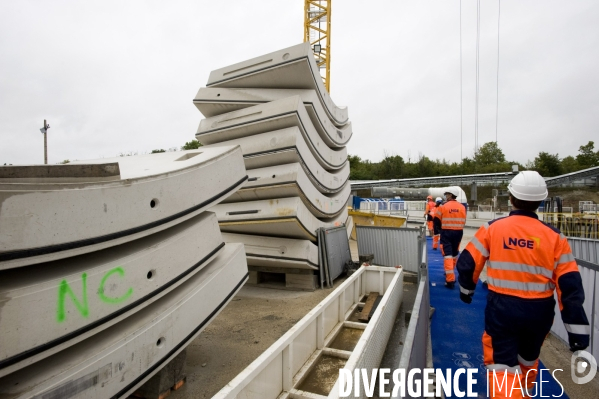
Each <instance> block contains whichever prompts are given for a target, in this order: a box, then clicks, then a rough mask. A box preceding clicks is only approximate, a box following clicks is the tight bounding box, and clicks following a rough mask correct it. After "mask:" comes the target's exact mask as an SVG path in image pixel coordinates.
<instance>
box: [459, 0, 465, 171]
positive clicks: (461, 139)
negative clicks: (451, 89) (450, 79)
mask: <svg viewBox="0 0 599 399" xmlns="http://www.w3.org/2000/svg"><path fill="white" fill-rule="evenodd" d="M463 92H464V85H463V84H462V0H460V163H464V155H463V147H464V145H463V134H464V118H463V114H464V112H463V100H462V94H463ZM462 173H463V171H462Z"/></svg>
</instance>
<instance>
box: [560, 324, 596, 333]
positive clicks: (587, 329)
mask: <svg viewBox="0 0 599 399" xmlns="http://www.w3.org/2000/svg"><path fill="white" fill-rule="evenodd" d="M564 327H566V331H568V332H569V333H572V334H579V335H591V326H589V325H585V324H566V323H564Z"/></svg>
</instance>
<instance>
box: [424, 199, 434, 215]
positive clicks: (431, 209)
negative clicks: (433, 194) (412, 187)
mask: <svg viewBox="0 0 599 399" xmlns="http://www.w3.org/2000/svg"><path fill="white" fill-rule="evenodd" d="M436 205H437V204H436V203H435V202H433V201H429V202H427V203H426V213H427V214H428V215H430V216H431V217H435V212H436V210H435V207H436Z"/></svg>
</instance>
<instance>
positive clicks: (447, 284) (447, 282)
mask: <svg viewBox="0 0 599 399" xmlns="http://www.w3.org/2000/svg"><path fill="white" fill-rule="evenodd" d="M454 286H455V282H454V281H446V282H445V287H446V288H449V289H450V290H453V287H454Z"/></svg>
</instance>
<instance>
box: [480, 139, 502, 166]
mask: <svg viewBox="0 0 599 399" xmlns="http://www.w3.org/2000/svg"><path fill="white" fill-rule="evenodd" d="M474 162H475V163H476V164H477V165H478V166H487V165H493V164H498V163H504V162H505V155H504V154H503V151H502V150H501V148H499V147H498V146H497V143H496V142H495V141H490V142H488V143H485V144H483V145H482V146H481V147H480V148H479V149H478V151H476V152H475V153H474Z"/></svg>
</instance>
